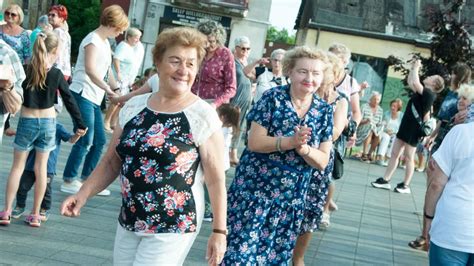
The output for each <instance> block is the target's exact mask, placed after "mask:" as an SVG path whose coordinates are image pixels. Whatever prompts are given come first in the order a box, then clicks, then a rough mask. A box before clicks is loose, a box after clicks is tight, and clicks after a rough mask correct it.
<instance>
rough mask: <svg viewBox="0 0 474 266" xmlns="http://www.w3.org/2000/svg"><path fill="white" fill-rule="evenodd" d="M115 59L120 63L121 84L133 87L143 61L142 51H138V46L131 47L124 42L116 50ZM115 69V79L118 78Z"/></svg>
mask: <svg viewBox="0 0 474 266" xmlns="http://www.w3.org/2000/svg"><path fill="white" fill-rule="evenodd" d="M114 59H117V60H119V61H120V74H121V76H122V80H121V82H122V83H123V84H124V85H125V86H129V85H131V84H132V83H133V82H134V81H135V78H136V77H137V74H138V68H139V66H140V65H141V63H142V62H141V61H142V60H143V54H142V55H141V57H140V50H139V49H136V46H130V44H128V43H127V42H126V41H122V42H120V44H119V45H118V46H117V48H115V53H114ZM137 65H138V67H137ZM113 69H114V74H115V77H117V73H116V70H115V67H114V68H113Z"/></svg>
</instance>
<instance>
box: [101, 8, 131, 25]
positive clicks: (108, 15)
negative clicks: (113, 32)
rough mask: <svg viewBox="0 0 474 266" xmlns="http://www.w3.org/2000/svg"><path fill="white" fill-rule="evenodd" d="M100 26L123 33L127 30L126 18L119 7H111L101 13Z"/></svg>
mask: <svg viewBox="0 0 474 266" xmlns="http://www.w3.org/2000/svg"><path fill="white" fill-rule="evenodd" d="M100 25H102V26H106V27H113V28H117V29H119V30H120V31H124V30H125V29H127V28H128V17H127V14H125V11H123V9H122V7H120V6H119V5H111V6H108V7H106V8H104V10H103V11H102V14H101V15H100Z"/></svg>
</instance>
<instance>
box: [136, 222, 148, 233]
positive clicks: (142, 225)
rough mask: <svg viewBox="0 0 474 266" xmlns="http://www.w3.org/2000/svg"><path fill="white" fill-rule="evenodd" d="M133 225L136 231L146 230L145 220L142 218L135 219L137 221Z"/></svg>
mask: <svg viewBox="0 0 474 266" xmlns="http://www.w3.org/2000/svg"><path fill="white" fill-rule="evenodd" d="M134 227H135V229H136V230H137V231H139V232H143V231H146V230H147V228H148V225H147V223H146V222H145V221H143V220H137V221H136V222H135V226H134Z"/></svg>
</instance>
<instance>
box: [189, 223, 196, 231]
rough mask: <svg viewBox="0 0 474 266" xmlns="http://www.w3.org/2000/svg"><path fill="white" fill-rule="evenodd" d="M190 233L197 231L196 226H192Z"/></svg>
mask: <svg viewBox="0 0 474 266" xmlns="http://www.w3.org/2000/svg"><path fill="white" fill-rule="evenodd" d="M189 231H191V232H194V231H196V225H194V224H192V225H191V226H190V227H189Z"/></svg>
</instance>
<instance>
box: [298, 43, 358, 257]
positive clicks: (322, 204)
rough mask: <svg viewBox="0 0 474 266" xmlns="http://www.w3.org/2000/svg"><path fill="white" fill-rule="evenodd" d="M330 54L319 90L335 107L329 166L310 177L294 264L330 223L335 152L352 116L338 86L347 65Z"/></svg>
mask: <svg viewBox="0 0 474 266" xmlns="http://www.w3.org/2000/svg"><path fill="white" fill-rule="evenodd" d="M327 56H328V59H329V62H330V69H331V70H332V73H330V74H329V75H326V76H325V77H324V84H323V85H322V86H321V88H320V89H319V90H318V92H317V94H318V95H319V96H320V97H321V98H322V99H323V100H324V101H326V102H327V103H329V104H330V105H331V106H332V107H333V111H334V114H333V121H334V123H333V130H332V139H333V144H334V145H333V149H332V151H331V154H330V157H329V163H328V165H327V166H326V168H325V169H324V170H322V171H314V172H313V175H312V177H311V181H310V184H309V188H308V192H307V194H306V202H305V213H304V219H303V222H302V223H301V228H300V232H299V236H298V239H297V240H296V246H295V250H294V252H293V265H295V266H299V265H304V254H305V252H306V250H307V248H308V246H309V243H310V241H311V237H312V233H313V232H314V231H316V230H317V229H318V228H319V227H320V226H324V224H323V222H324V220H326V222H327V226H329V205H330V201H331V198H332V194H333V193H334V189H335V185H334V181H333V180H332V172H333V168H334V158H335V156H336V155H335V153H336V152H338V153H339V154H344V144H343V142H344V141H342V142H341V134H342V131H343V130H344V128H345V127H346V126H347V124H348V121H349V120H348V118H350V116H351V112H350V110H349V99H348V98H347V96H346V95H345V94H344V93H342V92H339V91H337V90H336V87H335V85H336V82H337V81H338V80H341V79H342V78H344V65H343V63H342V61H341V60H340V59H339V57H337V56H336V55H334V54H333V53H331V52H328V54H327ZM331 186H332V188H331Z"/></svg>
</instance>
